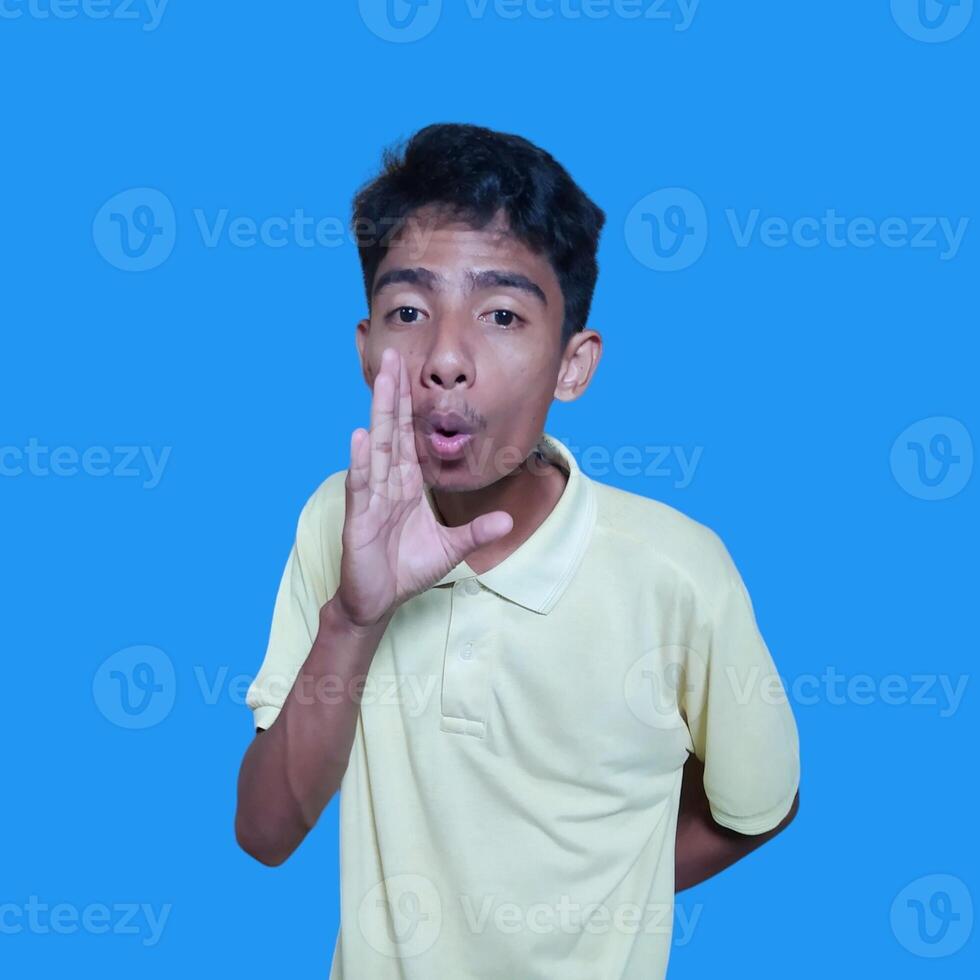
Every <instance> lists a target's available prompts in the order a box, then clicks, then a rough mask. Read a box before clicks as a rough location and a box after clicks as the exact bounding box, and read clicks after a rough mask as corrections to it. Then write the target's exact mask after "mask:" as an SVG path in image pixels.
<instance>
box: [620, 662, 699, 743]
mask: <svg viewBox="0 0 980 980" xmlns="http://www.w3.org/2000/svg"><path fill="white" fill-rule="evenodd" d="M691 660H692V658H691V657H690V656H689V654H688V651H687V649H686V648H685V647H683V646H679V645H676V644H668V645H666V646H659V647H656V648H655V649H651V650H647V651H645V652H644V653H643V654H641V655H640V656H639V657H638V658H637V659H636V660H634V661H633V663H632V664H630V667H629V670H628V671H627V672H626V675H625V677H624V679H623V697H624V698H625V700H626V704H627V706H628V707H629V710H630V711H631V712H632V713H633V715H634V716H635V717H636V718H637V720H638V721H641V722H642V723H643V724H644V725H647V726H649V727H650V728H661V729H672V728H673V729H677V728H680V727H682V726H683V724H684V721H683V718H682V717H681V710H682V709H683V707H684V699H685V697H686V695H687V694H688V693H690V691H691V690H693V688H694V678H695V674H696V673H697V668H698V667H699V666H700V665H699V663H698V662H697V660H696V658H694V662H693V663H691Z"/></svg>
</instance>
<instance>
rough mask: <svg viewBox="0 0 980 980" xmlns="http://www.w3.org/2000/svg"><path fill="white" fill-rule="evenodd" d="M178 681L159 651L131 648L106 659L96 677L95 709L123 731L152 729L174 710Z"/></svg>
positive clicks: (94, 689) (170, 664) (167, 661)
mask: <svg viewBox="0 0 980 980" xmlns="http://www.w3.org/2000/svg"><path fill="white" fill-rule="evenodd" d="M176 693H177V679H176V674H175V672H174V665H173V663H172V662H171V660H170V658H169V657H168V656H167V655H166V654H165V653H164V652H163V651H162V650H160V649H159V648H158V647H151V646H132V647H126V648H125V649H123V650H119V651H117V652H116V653H114V654H113V655H112V656H111V657H109V658H108V659H106V660H105V661H104V662H103V663H102V665H101V666H100V667H99V669H98V670H97V671H96V673H95V678H94V679H93V681H92V696H93V697H94V698H95V705H96V707H97V708H98V709H99V711H101V712H102V714H103V715H104V716H105V717H106V718H108V720H109V721H111V722H112V723H113V724H114V725H118V726H119V727H120V728H130V729H137V728H152V727H153V726H154V725H158V724H159V723H160V722H161V721H163V720H164V718H166V717H167V715H169V714H170V711H171V709H172V708H173V706H174V699H175V697H176Z"/></svg>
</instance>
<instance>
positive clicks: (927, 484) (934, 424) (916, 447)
mask: <svg viewBox="0 0 980 980" xmlns="http://www.w3.org/2000/svg"><path fill="white" fill-rule="evenodd" d="M891 468H892V475H893V476H894V477H895V480H896V482H897V483H898V485H899V486H900V487H901V488H902V489H903V490H904V491H905V492H906V493H908V494H910V495H911V496H913V497H918V498H919V499H920V500H945V499H947V498H948V497H953V496H955V495H956V494H958V493H959V492H960V491H961V490H962V489H963V487H965V486H966V484H967V481H968V480H969V479H970V474H971V473H972V472H973V440H972V439H971V438H970V433H969V432H968V431H967V429H966V426H965V425H963V423H962V422H960V421H958V420H957V419H953V418H947V417H946V416H942V415H937V416H934V417H933V418H927V419H920V420H919V421H918V422H915V423H913V424H912V425H910V426H909V427H908V428H907V429H905V431H904V432H902V433H901V435H899V437H898V438H897V439H896V440H895V442H894V443H893V444H892V450H891Z"/></svg>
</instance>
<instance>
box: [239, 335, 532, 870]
mask: <svg viewBox="0 0 980 980" xmlns="http://www.w3.org/2000/svg"><path fill="white" fill-rule="evenodd" d="M413 419H414V414H413V412H412V396H411V385H410V381H409V377H408V371H407V367H406V365H405V362H404V361H403V360H402V359H401V357H400V356H399V355H398V353H397V352H396V351H390V350H386V351H385V352H384V353H383V354H382V359H381V367H380V369H379V371H378V372H377V376H376V377H375V379H374V394H373V398H372V401H371V429H370V432H367V433H366V432H365V430H364V429H355V430H354V432H353V433H352V435H351V462H350V467H349V468H348V472H347V477H346V482H345V512H344V526H343V532H342V535H341V551H342V553H341V560H340V574H339V581H338V585H337V588H336V591H335V592H334V594H333V595H332V596H330V597H329V598H328V597H327V596H322V597H321V592H320V591H316V590H312V589H311V588H310V586H309V581H308V580H311V579H313V578H315V576H314V575H313V574H312V571H313V570H314V569H316V568H317V567H318V566H319V567H322V565H323V559H324V556H323V555H322V553H321V552H320V551H319V550H318V549H319V548H320V547H321V546H322V545H321V543H320V542H321V540H322V535H321V534H320V533H319V531H317V532H316V533H305V534H304V535H302V536H299V535H298V538H297V547H296V551H295V553H296V563H295V566H293V565H292V562H291V566H290V567H295V569H297V571H296V574H295V576H292V575H289V570H288V569H287V576H285V577H284V584H283V586H282V587H281V593H282V594H283V596H284V597H285V598H284V601H283V602H282V603H281V604H280V603H277V610H276V612H275V613H274V616H273V632H272V638H271V641H270V648H269V651H268V653H267V655H266V662H265V664H263V670H262V672H261V673H262V674H263V675H266V674H268V675H270V676H277V677H278V676H282V675H284V674H286V673H287V671H290V667H289V665H290V664H297V663H301V664H302V665H301V666H300V667H299V668H298V669H297V668H296V667H293V668H292V669H291V671H290V673H291V674H292V675H294V676H293V680H292V684H291V686H290V689H289V693H288V694H287V696H286V698H285V700H284V701H283V703H282V705H281V706H278V705H268V704H267V705H266V706H265V707H266V709H267V715H266V716H267V717H268V707H278V708H279V710H278V712H277V713H276V714H275V715H274V721H273V723H272V724H271V725H270V726H269V727H268V729H267V730H264V731H263V730H262V729H259V733H258V734H257V735H256V736H255V738H254V739H253V740H252V742H251V744H250V745H249V747H248V749H247V750H246V752H245V755H244V758H243V759H242V764H241V769H240V771H239V776H238V808H237V811H236V813H235V837H236V839H237V841H238V843H239V845H240V846H241V847H242V848H243V849H244V850H245V851H246V852H247V853H249V854H250V855H252V856H253V857H254V858H256V860H258V861H260V862H262V863H263V864H268V865H278V864H282V863H283V862H284V861H285V860H286V859H287V858H288V857H289V856H290V854H292V853H293V851H295V850H296V848H297V847H298V846H299V845H300V843H301V842H302V840H303V838H304V837H305V836H306V834H307V833H309V831H310V830H311V829H312V827H313V826H314V824H315V823H316V821H317V819H318V818H319V816H320V814H321V813H322V812H323V809H324V808H325V807H326V805H327V803H329V802H330V799H331V798H332V797H333V795H334V793H336V792H337V790H338V789H339V788H340V785H341V782H342V779H343V775H344V772H345V771H346V769H347V765H348V762H349V760H350V752H351V748H352V746H353V744H354V737H355V732H356V727H357V719H358V715H359V704H358V702H359V700H360V699H359V696H358V694H357V690H356V684H357V681H358V680H359V679H361V678H364V677H366V675H367V673H368V669H369V667H370V665H371V662H372V660H373V659H374V655H375V652H376V650H377V648H378V644H379V643H380V642H381V639H382V637H383V636H384V633H385V630H386V629H387V626H388V624H389V622H390V621H391V618H392V616H393V615H394V613H395V611H396V610H397V608H398V606H400V605H401V604H402V603H403V602H405V601H406V600H407V599H409V598H411V597H412V596H414V595H417V594H418V593H420V592H423V591H425V590H426V589H428V588H430V587H431V586H432V585H434V584H435V583H436V582H438V581H439V579H440V578H442V577H443V576H444V575H445V574H446V572H448V571H449V570H450V569H451V568H454V567H455V566H456V565H458V564H459V563H460V562H461V561H462V560H463V559H465V558H466V556H467V555H468V554H470V552H471V551H473V550H475V549H476V548H479V547H481V546H482V545H485V544H488V543H490V542H491V541H495V540H497V539H498V538H500V537H503V536H504V535H505V534H507V533H508V532H509V531H510V530H511V528H512V527H513V519H512V518H511V516H510V515H509V514H507V513H506V512H505V511H491V512H490V513H488V514H481V515H480V516H479V517H476V518H474V519H473V520H472V521H470V522H469V523H468V524H463V525H460V526H459V527H446V526H445V525H443V524H440V523H439V522H438V521H437V520H436V517H435V515H434V514H433V512H432V508H431V507H430V505H429V502H428V499H427V497H426V496H425V493H424V486H425V485H424V482H423V475H422V469H421V466H420V464H419V460H418V455H417V450H416V445H415V430H414V424H413ZM303 569H306V570H307V572H310V573H311V574H309V575H304V573H303ZM296 582H305V583H306V584H303V585H299V586H296ZM294 587H295V589H296V591H292V592H291V591H290V590H291V589H293V588H294ZM320 602H323V603H324V604H323V605H322V606H321V607H320V608H319V620H318V621H317V606H318V604H319V603H320ZM297 619H300V620H302V623H303V626H302V629H300V628H298V627H297V626H296V622H297ZM311 621H312V623H311ZM313 628H315V629H316V636H315V637H314V638H313V642H312V647H311V649H309V651H308V652H307V650H306V649H305V644H309V643H310V636H311V634H312V630H313ZM298 638H304V639H298ZM301 644H302V648H301V649H299V647H300V646H301ZM322 690H327V691H329V692H330V697H329V698H324V697H317V696H316V694H317V692H318V691H322ZM341 692H342V693H341ZM328 701H329V702H333V703H327V702H328Z"/></svg>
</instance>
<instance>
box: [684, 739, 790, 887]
mask: <svg viewBox="0 0 980 980" xmlns="http://www.w3.org/2000/svg"><path fill="white" fill-rule="evenodd" d="M799 806H800V794H799V791H797V793H796V796H795V798H794V799H793V804H792V806H791V807H790V809H789V812H788V813H787V814H786V816H785V817H783V819H782V820H781V821H780V822H779V823H778V824H777V825H776V826H775V827H773V828H772V830H767V831H766V832H765V833H762V834H740V833H737V832H736V831H734V830H729V829H728V828H727V827H722V826H721V825H720V824H717V823H715V821H714V820H713V819H712V817H711V811H710V809H709V806H708V797H707V795H706V794H705V791H704V764H703V763H702V762H701V761H700V760H699V759H698V757H697V756H696V755H694V754H693V753H691V755H690V757H689V758H688V760H687V763H686V764H685V765H684V776H683V783H682V784H681V801H680V811H679V813H678V816H677V839H676V845H675V850H674V880H675V884H674V890H675V891H678V892H679V891H683V890H684V889H685V888H691V887H692V886H694V885H697V884H698V883H700V882H702V881H704V880H705V879H706V878H710V877H711V876H712V875H715V874H717V873H718V872H719V871H723V870H724V869H725V868H727V867H728V866H729V865H731V864H734V863H735V862H736V861H738V860H740V859H741V858H743V857H745V855H746V854H748V853H749V852H750V851H754V850H755V849H756V848H757V847H759V846H760V845H762V844H764V843H765V842H766V841H767V840H770V839H771V838H773V837H775V836H776V834H778V833H780V831H782V830H784V829H785V828H786V827H787V826H788V825H789V823H790V822H791V821H792V820H793V818H794V817H795V816H796V813H797V810H799Z"/></svg>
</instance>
